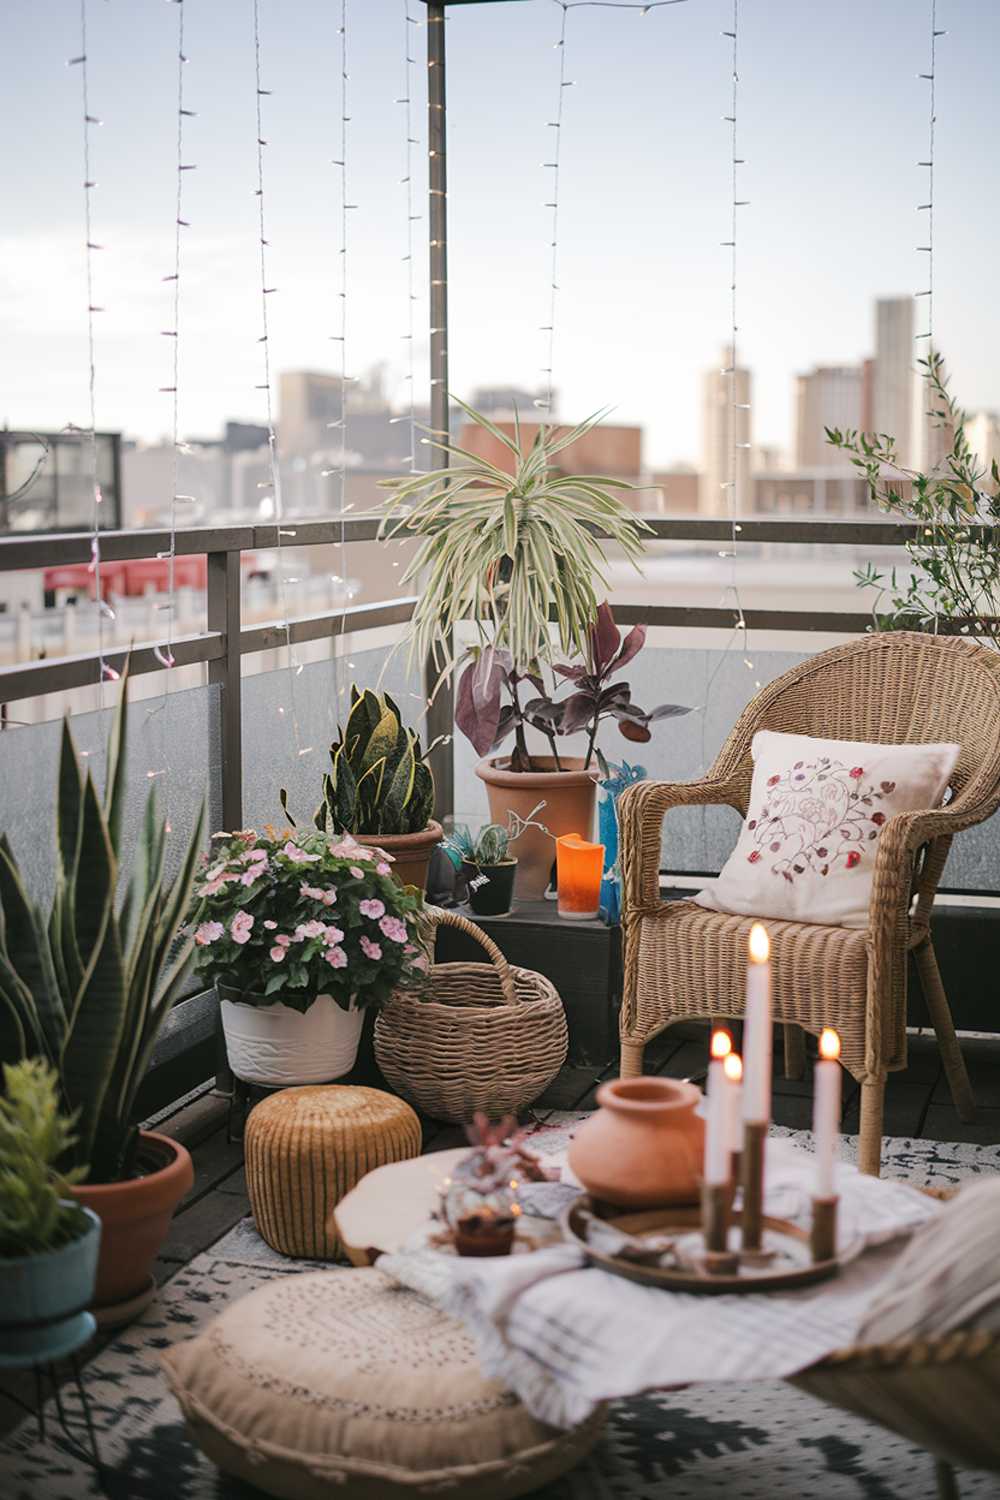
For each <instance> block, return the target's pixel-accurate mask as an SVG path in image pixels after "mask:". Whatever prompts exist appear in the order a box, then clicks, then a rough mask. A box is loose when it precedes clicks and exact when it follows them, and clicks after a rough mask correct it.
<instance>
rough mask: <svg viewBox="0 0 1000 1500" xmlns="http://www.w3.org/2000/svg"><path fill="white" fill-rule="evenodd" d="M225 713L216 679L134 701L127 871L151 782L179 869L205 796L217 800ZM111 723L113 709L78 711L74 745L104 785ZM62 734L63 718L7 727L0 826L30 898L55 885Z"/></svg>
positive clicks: (170, 855) (0, 761)
mask: <svg viewBox="0 0 1000 1500" xmlns="http://www.w3.org/2000/svg"><path fill="white" fill-rule="evenodd" d="M109 700H110V695H109ZM218 719H219V689H218V687H215V686H211V687H197V688H191V689H187V690H181V691H179V692H171V694H170V696H169V698H167V699H164V698H163V697H162V696H161V697H158V698H146V699H141V700H139V701H134V702H133V703H132V704H131V706H130V709H129V719H128V740H127V756H128V760H127V768H128V796H127V800H126V807H125V821H124V828H123V840H122V849H123V858H122V866H123V873H124V874H125V875H126V876H127V875H128V872H129V868H130V865H131V860H132V853H133V851H134V849H135V845H136V842H137V840H138V837H139V832H140V829H141V827H142V818H143V815H144V812H145V805H146V798H147V796H148V794H149V791H150V788H151V786H152V784H153V783H154V782H155V784H156V794H157V800H158V803H159V806H160V809H161V811H162V812H164V813H165V814H166V817H167V818H168V820H169V822H170V824H171V829H172V832H171V835H170V838H169V841H168V846H167V868H168V871H173V870H174V869H176V867H177V864H178V862H179V860H180V857H181V855H182V853H183V851H184V848H185V841H186V839H187V838H188V837H189V836H190V832H191V829H192V827H193V826H194V821H195V818H196V817H197V813H198V808H199V806H200V805H201V803H202V801H203V799H206V798H207V799H208V804H209V809H210V811H211V809H215V808H218V806H219V805H220V791H221V785H222V781H221V766H220V763H219V736H218V733H217V725H218ZM110 725H111V714H110V710H109V709H105V710H104V711H103V713H85V714H75V715H74V716H73V718H72V728H73V737H74V739H75V741H76V745H77V749H78V750H79V751H80V753H81V755H82V756H83V757H84V760H85V765H86V766H88V767H89V768H90V769H91V771H92V772H93V774H94V776H95V777H96V779H97V785H98V788H99V789H102V790H103V786H104V766H105V745H106V741H107V736H108V732H109V729H110ZM61 735H62V724H61V722H60V721H59V720H54V721H50V722H48V723H44V724H31V725H26V726H25V727H23V728H13V729H7V730H5V731H4V732H3V733H2V734H0V828H3V830H4V831H5V833H6V834H7V836H8V837H9V839H10V841H11V844H12V845H13V848H14V853H15V854H16V856H17V859H18V861H19V863H20V866H21V869H22V871H23V873H24V877H25V879H26V881H27V883H28V887H29V891H30V893H31V895H32V896H33V897H35V899H36V900H39V901H41V902H43V903H47V902H48V901H49V900H50V898H51V895H52V890H53V886H54V882H55V865H56V860H55V822H54V819H55V810H54V807H55V787H56V772H57V766H58V760H59V744H60V739H61ZM209 831H210V830H209Z"/></svg>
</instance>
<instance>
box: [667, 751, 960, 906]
mask: <svg viewBox="0 0 1000 1500" xmlns="http://www.w3.org/2000/svg"><path fill="white" fill-rule="evenodd" d="M959 748H960V747H959V746H958V745H866V744H862V743H860V742H858V741H856V740H816V739H811V738H810V737H809V736H808V735H804V734H777V733H775V732H773V731H772V730H769V729H762V730H760V731H759V733H757V734H755V735H754V738H753V745H752V747H751V750H752V754H753V760H754V772H753V783H752V786H751V789H750V802H749V806H748V809H747V817H746V821H745V822H744V824H743V828H742V830H741V832H740V836H739V840H738V841H737V844H736V848H735V849H734V850H733V852H732V854H731V855H730V856H729V858H728V859H727V860H726V863H725V864H724V865H723V867H722V870H721V871H720V873H719V876H718V878H717V879H716V880H714V881H712V883H711V884H710V885H709V886H707V887H706V888H705V890H703V891H701V892H700V893H699V894H698V895H697V896H695V897H694V900H695V901H697V902H698V903H699V904H700V905H701V906H707V907H708V908H709V909H710V910H712V911H719V912H726V913H729V914H731V915H738V916H747V917H777V918H779V919H781V920H784V921H788V922H813V923H820V924H822V925H824V926H829V927H867V925H868V901H869V897H870V895H871V883H872V874H873V871H874V868H875V851H876V849H877V848H878V838H879V834H880V833H881V831H882V829H883V828H884V826H885V824H886V823H887V822H888V821H889V819H890V818H891V817H893V816H894V814H896V813H900V812H916V811H921V810H923V809H926V808H933V807H938V806H939V805H940V803H941V799H942V797H943V796H944V794H945V791H946V790H947V787H948V782H949V780H950V778H951V774H952V772H953V771H954V769H955V762H956V760H957V759H958V753H959Z"/></svg>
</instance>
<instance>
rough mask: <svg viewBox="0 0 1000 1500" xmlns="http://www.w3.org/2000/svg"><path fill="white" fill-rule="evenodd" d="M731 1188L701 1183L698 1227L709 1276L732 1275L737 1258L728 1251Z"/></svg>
mask: <svg viewBox="0 0 1000 1500" xmlns="http://www.w3.org/2000/svg"><path fill="white" fill-rule="evenodd" d="M729 1209H730V1189H729V1183H728V1182H719V1183H715V1182H703V1183H702V1186H701V1225H702V1236H703V1238H704V1241H705V1259H704V1264H705V1270H706V1271H707V1272H708V1274H709V1275H710V1276H724V1275H725V1276H731V1275H732V1274H733V1273H734V1272H735V1271H737V1270H738V1269H739V1258H738V1256H737V1255H735V1254H734V1252H733V1251H731V1250H730V1248H729Z"/></svg>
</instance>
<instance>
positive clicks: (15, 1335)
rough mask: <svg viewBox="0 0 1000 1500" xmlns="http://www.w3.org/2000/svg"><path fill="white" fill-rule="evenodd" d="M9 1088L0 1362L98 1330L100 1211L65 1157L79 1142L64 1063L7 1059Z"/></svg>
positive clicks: (35, 1360)
mask: <svg viewBox="0 0 1000 1500" xmlns="http://www.w3.org/2000/svg"><path fill="white" fill-rule="evenodd" d="M3 1081H4V1095H3V1097H0V1369H4V1368H18V1367H21V1366H24V1365H29V1364H46V1363H48V1362H49V1361H50V1360H54V1359H60V1358H62V1356H63V1355H64V1354H71V1353H72V1352H73V1351H74V1350H76V1349H79V1348H80V1347H81V1346H82V1345H83V1344H85V1343H86V1342H87V1340H88V1338H89V1337H90V1335H91V1334H92V1333H93V1331H94V1327H95V1324H94V1319H93V1317H92V1316H91V1314H90V1313H89V1312H87V1311H86V1308H87V1307H88V1306H89V1304H90V1302H91V1300H92V1298H93V1295H94V1280H95V1277H96V1275H97V1250H98V1245H99V1244H100V1239H101V1221H100V1219H99V1218H98V1217H97V1215H96V1214H95V1213H93V1212H92V1211H91V1210H90V1209H89V1208H84V1207H83V1206H82V1204H80V1203H77V1202H76V1201H75V1200H74V1199H73V1198H72V1197H71V1195H70V1185H71V1184H72V1183H73V1182H74V1181H78V1180H79V1179H80V1177H81V1176H83V1169H82V1168H79V1167H78V1168H75V1169H71V1170H70V1171H69V1172H67V1173H66V1174H65V1175H64V1174H63V1173H61V1172H60V1171H59V1169H58V1167H57V1165H56V1163H57V1162H58V1160H59V1158H60V1157H62V1156H64V1155H65V1154H66V1153H67V1152H68V1151H69V1150H70V1149H71V1148H72V1146H73V1145H74V1143H75V1137H74V1135H73V1121H72V1119H70V1118H68V1117H67V1116H66V1115H65V1114H64V1113H63V1111H62V1109H61V1107H60V1103H59V1092H58V1078H57V1075H56V1073H55V1070H54V1069H53V1068H51V1067H50V1066H49V1064H48V1063H47V1062H46V1061H45V1060H44V1058H40V1057H31V1058H25V1059H24V1060H23V1061H21V1062H19V1063H4V1066H3Z"/></svg>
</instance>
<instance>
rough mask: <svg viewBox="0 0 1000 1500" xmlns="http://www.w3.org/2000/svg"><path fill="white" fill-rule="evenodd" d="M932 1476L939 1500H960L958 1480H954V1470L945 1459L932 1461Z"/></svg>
mask: <svg viewBox="0 0 1000 1500" xmlns="http://www.w3.org/2000/svg"><path fill="white" fill-rule="evenodd" d="M934 1474H935V1477H936V1479H937V1489H938V1495H939V1497H940V1500H961V1496H960V1495H959V1490H958V1480H957V1479H956V1478H955V1470H954V1469H953V1468H952V1466H951V1464H950V1463H948V1462H947V1460H946V1459H943V1458H936V1459H935V1460H934Z"/></svg>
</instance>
